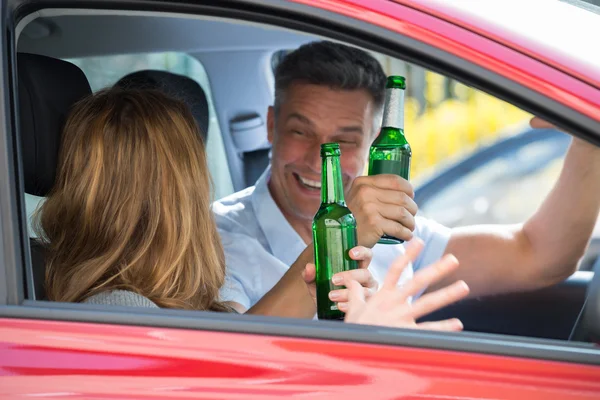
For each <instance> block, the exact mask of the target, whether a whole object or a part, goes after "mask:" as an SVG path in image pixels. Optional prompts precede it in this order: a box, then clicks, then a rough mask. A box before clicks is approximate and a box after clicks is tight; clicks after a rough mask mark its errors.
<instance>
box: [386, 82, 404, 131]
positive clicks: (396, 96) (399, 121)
mask: <svg viewBox="0 0 600 400" xmlns="http://www.w3.org/2000/svg"><path fill="white" fill-rule="evenodd" d="M384 104H385V108H384V110H383V121H382V124H381V127H382V128H398V129H404V90H402V89H394V88H390V89H386V91H385V103H384Z"/></svg>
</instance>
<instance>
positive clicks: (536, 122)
mask: <svg viewBox="0 0 600 400" xmlns="http://www.w3.org/2000/svg"><path fill="white" fill-rule="evenodd" d="M529 125H530V126H531V127H532V128H536V129H542V128H554V129H556V126H554V125H553V124H551V123H550V122H548V121H546V120H543V119H541V118H540V117H533V118H531V120H530V121H529Z"/></svg>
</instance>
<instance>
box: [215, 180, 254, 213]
mask: <svg viewBox="0 0 600 400" xmlns="http://www.w3.org/2000/svg"><path fill="white" fill-rule="evenodd" d="M254 189H255V187H254V186H250V187H247V188H246V189H242V190H240V191H239V192H235V193H232V194H230V195H229V196H226V197H223V198H222V199H219V200H217V201H215V202H213V204H212V208H213V211H214V212H215V213H216V214H219V215H227V214H228V213H230V212H234V211H235V210H238V209H241V208H244V206H245V205H247V204H251V203H252V194H253V193H254Z"/></svg>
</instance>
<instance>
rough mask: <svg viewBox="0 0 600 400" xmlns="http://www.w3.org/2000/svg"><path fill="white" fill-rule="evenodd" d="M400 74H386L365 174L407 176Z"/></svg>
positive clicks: (384, 239) (384, 238)
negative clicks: (379, 121) (377, 128)
mask: <svg viewBox="0 0 600 400" xmlns="http://www.w3.org/2000/svg"><path fill="white" fill-rule="evenodd" d="M404 89H406V81H405V79H404V77H403V76H394V75H392V76H389V77H388V78H387V82H386V85H385V104H384V106H383V121H382V124H381V131H380V132H379V135H378V136H377V138H376V139H375V140H374V141H373V144H371V150H370V153H369V175H377V174H396V175H399V176H401V177H402V178H404V179H406V180H408V178H409V175H410V157H411V155H412V151H411V149H410V145H409V144H408V141H407V140H406V137H405V136H404ZM402 242H403V240H400V239H398V238H395V237H393V236H389V235H383V236H382V237H381V239H379V243H382V244H400V243H402Z"/></svg>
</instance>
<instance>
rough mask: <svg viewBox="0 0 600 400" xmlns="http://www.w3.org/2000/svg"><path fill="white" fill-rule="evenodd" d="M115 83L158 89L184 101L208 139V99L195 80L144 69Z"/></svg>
mask: <svg viewBox="0 0 600 400" xmlns="http://www.w3.org/2000/svg"><path fill="white" fill-rule="evenodd" d="M115 85H116V86H118V87H122V88H137V89H156V90H160V91H162V92H164V93H166V94H167V95H169V96H171V97H175V98H177V99H179V100H181V101H183V102H184V103H186V104H187V105H188V107H190V109H191V111H192V114H193V115H194V118H196V122H197V123H198V127H199V128H200V134H201V135H202V139H204V141H206V135H207V132H208V100H207V99H206V94H205V93H204V90H202V87H201V86H200V85H199V84H198V82H196V81H195V80H193V79H191V78H188V77H187V76H183V75H177V74H173V73H171V72H167V71H157V70H144V71H137V72H133V73H131V74H129V75H126V76H124V77H123V78H121V79H120V80H119V81H118V82H117V83H116V84H115Z"/></svg>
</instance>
